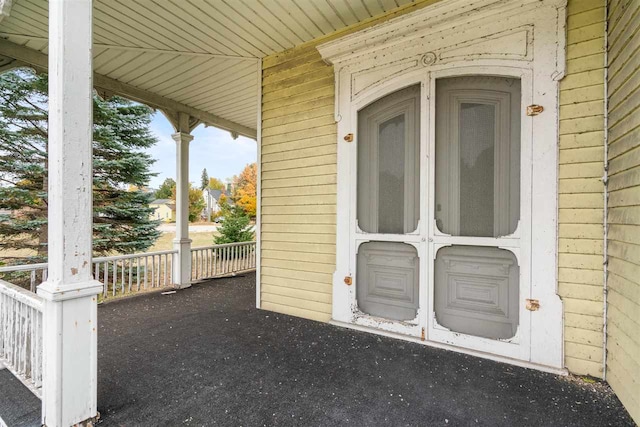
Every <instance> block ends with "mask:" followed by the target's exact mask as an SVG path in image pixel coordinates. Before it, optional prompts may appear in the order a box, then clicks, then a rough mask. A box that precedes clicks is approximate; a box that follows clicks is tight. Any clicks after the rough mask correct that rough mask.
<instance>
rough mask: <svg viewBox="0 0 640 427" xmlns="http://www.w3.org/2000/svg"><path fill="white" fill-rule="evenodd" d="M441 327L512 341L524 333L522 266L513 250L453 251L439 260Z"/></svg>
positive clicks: (452, 248) (463, 248)
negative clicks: (520, 310)
mask: <svg viewBox="0 0 640 427" xmlns="http://www.w3.org/2000/svg"><path fill="white" fill-rule="evenodd" d="M434 293H435V295H434V303H435V304H434V306H435V312H436V320H437V322H438V324H440V325H442V326H444V327H446V328H448V329H450V330H451V331H453V332H459V333H463V334H467V335H475V336H479V337H484V338H492V339H508V338H512V337H513V336H514V335H515V334H516V331H517V328H518V318H519V315H518V299H519V294H520V280H519V267H518V263H517V261H516V258H515V256H514V255H513V253H511V252H510V251H507V250H504V249H498V248H491V247H480V246H449V247H445V248H442V249H440V250H439V251H438V253H437V255H436V262H435V290H434Z"/></svg>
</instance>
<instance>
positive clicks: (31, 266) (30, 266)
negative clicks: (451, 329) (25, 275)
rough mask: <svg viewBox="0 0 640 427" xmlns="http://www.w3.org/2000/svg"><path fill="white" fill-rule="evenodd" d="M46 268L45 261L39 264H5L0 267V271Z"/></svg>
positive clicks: (11, 271)
mask: <svg viewBox="0 0 640 427" xmlns="http://www.w3.org/2000/svg"><path fill="white" fill-rule="evenodd" d="M44 268H47V263H46V262H43V263H39V264H21V265H7V266H5V267H0V273H13V272H14V271H31V270H41V269H44Z"/></svg>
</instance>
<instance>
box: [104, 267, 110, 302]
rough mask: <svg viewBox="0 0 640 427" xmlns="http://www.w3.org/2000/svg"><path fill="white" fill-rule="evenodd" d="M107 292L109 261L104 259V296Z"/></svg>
mask: <svg viewBox="0 0 640 427" xmlns="http://www.w3.org/2000/svg"><path fill="white" fill-rule="evenodd" d="M108 293H109V263H108V262H106V261H105V263H104V295H103V297H104V298H106V297H107V294H108Z"/></svg>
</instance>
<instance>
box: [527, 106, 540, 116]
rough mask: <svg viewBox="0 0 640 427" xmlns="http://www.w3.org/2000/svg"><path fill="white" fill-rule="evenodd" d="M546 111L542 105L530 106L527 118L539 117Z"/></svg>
mask: <svg viewBox="0 0 640 427" xmlns="http://www.w3.org/2000/svg"><path fill="white" fill-rule="evenodd" d="M543 111H544V107H543V106H542V105H535V104H533V105H529V106H528V107H527V116H537V115H538V114H540V113H542V112H543Z"/></svg>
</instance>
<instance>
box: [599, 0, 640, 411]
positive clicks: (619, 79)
mask: <svg viewBox="0 0 640 427" xmlns="http://www.w3.org/2000/svg"><path fill="white" fill-rule="evenodd" d="M639 17H640V3H639V2H637V1H628V0H622V1H611V3H610V8H609V17H608V31H609V34H608V36H609V39H608V40H609V46H608V53H609V79H608V86H609V87H608V93H609V147H608V161H609V183H608V189H609V209H608V215H607V221H608V223H609V231H608V235H607V238H608V254H609V258H608V280H607V283H608V293H607V324H608V326H607V381H608V382H609V384H611V386H612V388H613V390H614V391H615V392H616V394H617V395H618V397H619V398H620V400H621V401H622V403H623V404H624V405H625V406H626V407H627V409H628V410H629V411H630V413H631V416H632V417H633V418H634V420H635V421H636V422H638V423H640V385H639V383H638V378H639V377H640V333H639V332H638V331H640V245H639V244H638V242H640V194H639V193H640V148H639V147H640V119H639V118H638V116H640V57H639V55H640V22H639Z"/></svg>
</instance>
